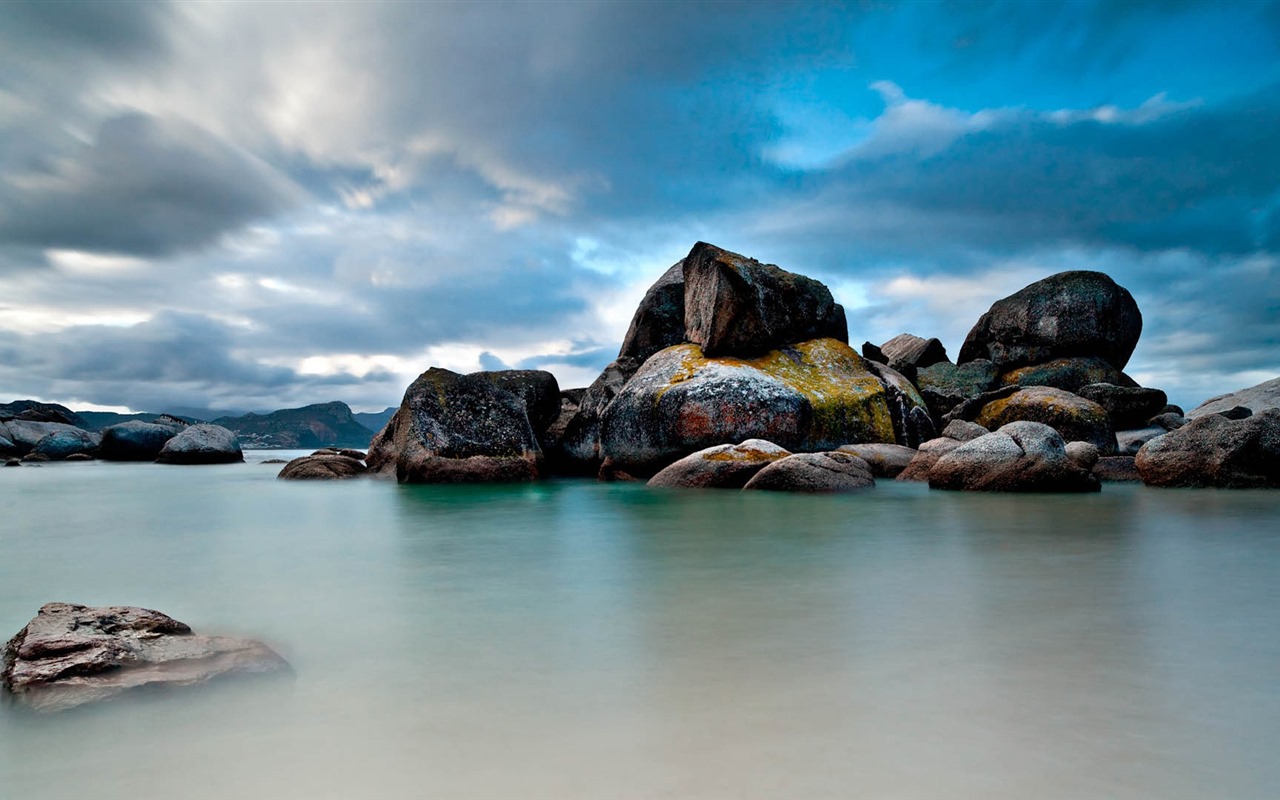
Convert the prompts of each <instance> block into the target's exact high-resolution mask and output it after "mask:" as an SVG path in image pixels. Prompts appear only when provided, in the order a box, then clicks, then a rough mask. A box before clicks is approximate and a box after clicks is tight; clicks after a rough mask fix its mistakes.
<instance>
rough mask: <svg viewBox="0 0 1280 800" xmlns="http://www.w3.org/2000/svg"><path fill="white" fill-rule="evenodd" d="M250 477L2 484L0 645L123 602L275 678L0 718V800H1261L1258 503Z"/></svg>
mask: <svg viewBox="0 0 1280 800" xmlns="http://www.w3.org/2000/svg"><path fill="white" fill-rule="evenodd" d="M266 455H275V454H261V453H259V454H256V455H255V456H253V457H252V458H251V460H252V461H261V459H262V458H264V457H265V456H266ZM277 470H278V466H270V465H263V464H260V463H249V464H242V465H228V466H216V467H166V466H157V465H152V464H99V463H85V464H57V465H48V466H45V467H43V468H41V469H34V468H25V467H24V468H17V469H3V470H0V509H2V511H0V525H2V526H3V527H2V529H0V637H3V636H8V635H11V634H12V633H15V632H17V631H18V630H19V629H20V628H21V627H22V626H23V625H24V624H25V623H26V622H27V620H28V619H30V618H31V617H32V616H33V615H34V614H35V612H36V610H37V609H38V608H39V607H40V605H41V604H43V603H45V602H48V601H52V600H62V601H69V602H77V603H87V604H94V605H112V604H117V605H141V606H146V607H150V608H156V609H159V610H161V611H164V612H166V613H169V614H171V615H173V616H175V617H177V618H178V619H181V620H183V621H185V622H187V623H189V624H191V625H192V626H193V627H194V628H196V629H197V630H198V631H204V632H225V633H240V634H246V635H251V636H255V637H258V638H262V639H264V640H266V641H267V642H269V643H270V644H272V645H273V646H275V647H276V648H277V649H278V650H279V651H280V652H281V653H282V654H283V655H284V656H285V657H286V658H288V659H289V660H290V661H291V662H292V663H293V665H294V666H295V668H296V671H297V677H296V679H295V680H293V681H292V682H290V681H288V680H283V681H279V680H267V681H253V682H247V683H241V682H231V683H226V684H223V685H221V686H213V687H209V688H207V689H200V690H195V691H189V692H186V693H182V692H173V693H167V694H162V695H147V696H142V697H138V698H134V699H131V700H121V701H117V702H114V703H111V704H107V705H104V706H101V707H98V708H94V709H88V710H83V711H78V712H72V713H69V714H66V715H61V716H52V717H35V716H32V715H29V714H26V713H21V712H20V711H18V710H16V709H14V708H12V707H7V706H6V707H0V794H3V796H5V797H14V798H24V800H35V799H36V798H82V797H94V798H131V799H133V800H136V799H138V798H220V799H221V798H293V797H297V798H353V797H361V798H363V797H370V798H374V797H376V798H419V797H474V798H497V797H534V798H575V797H590V798H601V797H636V798H651V797H708V798H712V797H732V798H743V797H760V798H778V797H876V798H1019V799H1020V800H1021V799H1025V798H1031V797H1034V798H1057V797H1108V798H1126V797H1135V798H1137V797H1160V798H1204V797H1215V798H1259V797H1264V796H1274V793H1275V791H1276V787H1277V786H1280V759H1277V758H1276V757H1275V748H1276V744H1275V743H1276V742H1277V741H1278V740H1280V636H1277V632H1280V524H1277V520H1280V492H1225V491H1170V490H1165V491H1160V490H1154V489H1146V488H1143V487H1125V486H1115V485H1110V486H1107V487H1105V489H1104V491H1103V492H1102V493H1101V494H1098V495H1092V496H1063V497H1056V496H996V495H964V494H951V493H942V492H930V491H929V490H928V489H927V488H925V487H923V486H918V485H901V484H896V483H893V482H891V481H882V482H881V483H880V485H879V486H878V487H877V488H876V489H874V490H871V491H868V492H865V493H862V494H859V495H854V496H844V497H794V496H779V495H773V494H765V493H760V494H755V493H743V492H732V491H729V492H716V491H706V492H689V491H670V490H668V491H656V490H649V489H646V488H645V487H643V486H636V485H626V484H597V483H594V482H592V481H552V482H546V483H541V484H536V485H530V486H493V487H444V486H440V487H426V486H418V487H407V486H397V485H395V484H393V483H385V482H379V481H352V482H342V483H289V482H280V481H276V480H275V474H276V471H277Z"/></svg>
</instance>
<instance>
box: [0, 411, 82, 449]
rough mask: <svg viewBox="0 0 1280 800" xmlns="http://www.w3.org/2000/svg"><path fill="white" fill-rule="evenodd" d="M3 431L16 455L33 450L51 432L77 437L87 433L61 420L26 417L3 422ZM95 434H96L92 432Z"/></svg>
mask: <svg viewBox="0 0 1280 800" xmlns="http://www.w3.org/2000/svg"><path fill="white" fill-rule="evenodd" d="M4 425H5V431H7V434H6V437H5V438H6V439H8V440H9V441H10V443H11V444H10V446H11V448H12V450H13V451H14V453H15V454H16V455H20V456H23V455H26V454H27V453H30V452H31V451H33V450H35V448H36V445H37V444H39V443H40V440H41V439H43V438H45V437H46V436H48V435H50V434H53V433H62V434H66V435H68V436H70V437H73V438H78V437H79V436H80V435H82V434H86V433H88V432H87V431H85V430H84V429H83V428H77V427H76V426H75V425H67V424H66V423H63V422H38V421H34V420H26V419H11V420H8V421H6V422H5V423H4ZM94 435H95V436H96V435H97V434H94Z"/></svg>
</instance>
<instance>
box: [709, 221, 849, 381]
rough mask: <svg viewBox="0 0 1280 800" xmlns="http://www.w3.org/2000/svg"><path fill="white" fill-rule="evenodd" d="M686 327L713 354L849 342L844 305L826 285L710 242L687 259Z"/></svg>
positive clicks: (711, 356) (750, 353)
mask: <svg viewBox="0 0 1280 800" xmlns="http://www.w3.org/2000/svg"><path fill="white" fill-rule="evenodd" d="M684 326H685V337H686V338H685V341H688V342H692V343H693V344H696V345H698V346H699V347H700V348H701V351H702V353H703V354H704V355H705V356H707V357H708V358H715V357H718V356H729V355H741V356H754V355H760V354H762V353H766V352H768V351H770V350H774V349H777V348H779V347H784V346H786V345H790V344H796V343H798V342H804V341H808V340H811V339H820V338H833V339H837V340H839V341H841V342H845V343H847V342H848V341H849V329H848V325H847V323H846V321H845V316H844V308H843V307H842V306H840V305H839V304H837V303H836V302H835V300H834V299H833V298H832V297H831V291H830V290H829V289H827V287H826V286H824V285H823V284H822V283H820V282H819V281H816V280H814V279H812V278H807V277H805V276H803V275H797V274H795V273H793V272H787V271H786V270H784V269H781V268H779V267H776V266H774V265H772V264H761V263H760V262H759V261H756V260H755V259H753V258H747V257H746V256H742V255H738V254H737V253H731V252H729V251H728V250H722V249H720V248H719V247H716V246H715V245H711V244H707V243H706V242H698V243H697V244H695V245H694V246H693V249H692V250H690V251H689V255H688V256H686V257H685V259H684Z"/></svg>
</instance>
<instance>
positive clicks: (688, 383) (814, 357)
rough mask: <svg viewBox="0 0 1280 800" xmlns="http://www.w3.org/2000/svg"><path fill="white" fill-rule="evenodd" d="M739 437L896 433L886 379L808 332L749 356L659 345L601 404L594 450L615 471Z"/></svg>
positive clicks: (820, 438)
mask: <svg viewBox="0 0 1280 800" xmlns="http://www.w3.org/2000/svg"><path fill="white" fill-rule="evenodd" d="M744 439H765V440H767V441H770V442H774V443H776V444H778V445H780V446H782V447H784V448H786V449H788V450H790V451H792V452H796V451H810V452H812V451H822V450H834V449H836V448H837V447H839V446H840V445H842V444H853V443H860V442H894V441H895V437H894V431H893V420H892V418H891V416H890V413H889V407H888V404H887V402H886V390H885V387H884V385H883V384H882V383H881V382H880V380H879V379H877V378H876V376H875V375H873V374H872V373H871V372H870V371H869V369H868V368H867V366H866V363H865V362H864V361H863V359H862V358H861V357H860V356H859V355H858V354H857V353H855V352H854V351H853V350H852V348H850V347H849V346H848V345H847V344H844V343H843V342H839V341H837V340H835V339H815V340H813V341H809V342H802V343H800V344H797V345H795V346H794V347H788V348H785V349H783V350H775V351H772V352H770V353H766V354H765V355H762V356H759V357H756V358H752V359H740V358H732V357H724V358H708V357H706V356H704V355H703V354H702V352H701V350H700V349H699V348H698V347H697V346H696V345H679V346H676V347H669V348H667V349H666V350H663V351H662V352H660V353H658V354H656V355H654V356H653V357H652V358H650V359H649V360H648V361H646V362H645V364H644V366H643V367H642V368H641V369H640V371H639V372H637V373H636V375H635V377H633V378H632V379H631V380H630V382H628V383H627V384H626V386H624V387H623V389H622V391H621V393H619V395H618V396H617V398H616V399H615V400H614V401H613V403H611V404H610V405H609V406H608V408H607V409H605V412H604V417H603V420H602V426H601V438H600V449H601V454H602V455H603V456H606V457H608V458H609V459H610V461H611V464H612V466H613V468H614V469H615V470H621V471H623V472H626V473H629V474H631V475H652V474H653V473H655V472H657V471H658V470H660V469H662V468H663V467H665V466H666V465H667V464H670V463H671V462H673V461H675V460H676V459H678V458H681V457H683V456H686V455H688V454H690V453H694V452H697V451H698V450H702V449H705V448H707V447H712V446H714V445H717V444H722V443H724V442H727V441H728V442H732V441H742V440H744Z"/></svg>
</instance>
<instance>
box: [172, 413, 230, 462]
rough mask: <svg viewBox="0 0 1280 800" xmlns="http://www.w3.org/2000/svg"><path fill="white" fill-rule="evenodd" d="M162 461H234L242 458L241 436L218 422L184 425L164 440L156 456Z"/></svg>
mask: <svg viewBox="0 0 1280 800" xmlns="http://www.w3.org/2000/svg"><path fill="white" fill-rule="evenodd" d="M156 461H157V462H159V463H161V464H233V463H237V462H240V461H244V452H243V451H242V450H241V449H240V440H239V439H238V438H236V435H235V434H234V433H232V432H231V431H229V430H227V429H226V428H224V427H222V426H221V425H210V424H209V423H207V422H202V423H200V424H199V425H192V426H190V427H189V428H185V429H183V431H182V432H181V433H179V434H178V435H176V436H174V437H173V438H172V439H170V440H169V441H167V442H165V443H164V447H162V448H161V449H160V452H159V454H158V455H157V456H156Z"/></svg>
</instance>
